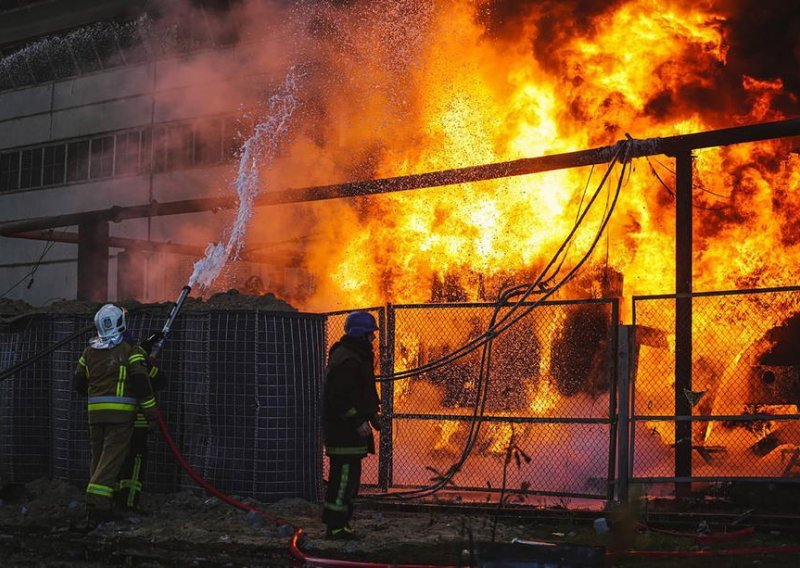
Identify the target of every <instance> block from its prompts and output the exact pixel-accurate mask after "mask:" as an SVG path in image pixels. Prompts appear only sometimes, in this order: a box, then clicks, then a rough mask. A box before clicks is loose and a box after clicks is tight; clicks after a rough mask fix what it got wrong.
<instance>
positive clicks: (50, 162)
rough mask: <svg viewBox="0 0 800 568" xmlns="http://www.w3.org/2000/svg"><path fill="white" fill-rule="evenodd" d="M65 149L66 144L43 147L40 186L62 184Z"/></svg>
mask: <svg viewBox="0 0 800 568" xmlns="http://www.w3.org/2000/svg"><path fill="white" fill-rule="evenodd" d="M66 149H67V146H66V144H57V145H55V146H46V147H45V149H44V158H43V162H44V163H43V167H42V185H55V184H58V183H64V165H65V164H64V162H65V160H64V158H65V157H66V156H65V154H66Z"/></svg>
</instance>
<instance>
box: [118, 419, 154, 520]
mask: <svg viewBox="0 0 800 568" xmlns="http://www.w3.org/2000/svg"><path fill="white" fill-rule="evenodd" d="M148 432H149V428H148V425H147V423H146V422H145V424H144V425H140V424H138V423H137V424H136V426H135V427H134V429H133V436H132V437H131V443H130V450H129V451H128V456H127V457H126V458H125V463H123V464H122V469H121V470H120V479H119V492H118V493H117V504H118V505H119V506H120V507H121V508H127V509H134V508H136V507H137V506H138V505H139V496H140V495H141V493H142V490H143V489H144V482H143V481H142V480H143V479H144V472H145V466H146V465H147V437H148Z"/></svg>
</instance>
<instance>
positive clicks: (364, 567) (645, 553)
mask: <svg viewBox="0 0 800 568" xmlns="http://www.w3.org/2000/svg"><path fill="white" fill-rule="evenodd" d="M157 421H158V427H159V430H160V431H161V435H162V436H163V437H164V440H165V441H166V443H167V446H169V449H170V451H171V452H172V455H173V456H174V457H175V459H176V460H177V462H178V464H179V465H180V466H181V468H182V469H183V470H184V471H185V472H186V473H187V475H189V477H191V478H192V479H193V480H194V481H195V483H197V484H198V485H199V486H201V487H202V488H203V489H205V490H206V491H207V492H208V493H210V494H211V495H213V496H215V497H217V498H218V499H220V500H221V501H223V502H225V503H227V504H228V505H231V506H233V507H236V508H237V509H240V510H242V511H247V512H248V513H249V512H254V513H256V514H257V515H259V516H260V517H262V518H264V519H267V520H269V521H272V522H274V523H275V525H276V526H278V527H281V526H288V527H289V528H290V529H291V530H292V531H293V532H292V535H291V538H290V539H289V554H290V555H291V557H292V558H294V559H295V560H296V561H298V562H302V563H303V564H304V565H308V566H318V567H323V568H324V567H328V566H339V567H348V568H455V567H454V566H452V565H450V566H444V565H440V564H397V563H381V562H357V561H352V560H339V559H335V558H320V557H314V556H309V555H307V554H306V553H305V552H303V551H302V550H301V549H300V541H301V540H302V538H303V535H304V532H303V529H302V527H300V526H299V525H296V524H294V523H292V522H291V521H289V520H287V519H284V518H282V517H279V516H277V515H273V514H271V513H268V512H266V511H263V510H261V509H259V508H258V507H253V506H252V505H248V504H247V503H242V502H241V501H238V500H236V499H234V498H232V497H230V496H229V495H226V494H225V493H223V492H222V491H220V490H219V489H217V488H216V487H214V486H213V485H211V483H209V482H208V481H207V480H206V479H204V478H203V477H202V476H201V475H200V474H199V473H197V471H196V470H195V469H194V468H193V467H192V466H191V465H190V464H189V463H188V462H187V461H186V459H185V458H184V456H183V454H181V451H180V450H179V449H178V446H177V445H176V444H175V441H174V440H173V439H172V436H171V435H170V433H169V429H168V428H167V423H166V421H165V420H164V417H163V415H162V414H161V413H160V412H159V413H158V414H157ZM681 536H683V534H682V533H681ZM542 544H549V543H542ZM754 554H800V546H762V547H753V548H736V549H722V550H687V551H675V550H624V551H620V552H614V551H609V552H607V553H606V556H608V557H622V556H642V557H653V558H683V557H695V556H705V557H713V556H747V555H754Z"/></svg>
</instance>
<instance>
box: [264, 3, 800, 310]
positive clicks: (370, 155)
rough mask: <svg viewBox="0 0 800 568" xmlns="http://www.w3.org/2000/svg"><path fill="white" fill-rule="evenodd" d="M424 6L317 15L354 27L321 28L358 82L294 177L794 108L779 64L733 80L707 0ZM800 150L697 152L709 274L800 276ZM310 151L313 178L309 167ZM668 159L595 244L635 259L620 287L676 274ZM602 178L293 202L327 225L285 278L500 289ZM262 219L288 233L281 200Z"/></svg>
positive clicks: (379, 173) (662, 131)
mask: <svg viewBox="0 0 800 568" xmlns="http://www.w3.org/2000/svg"><path fill="white" fill-rule="evenodd" d="M367 4H373V5H374V4H381V3H367ZM419 4H420V3H418V2H400V3H389V5H386V6H384V8H385V9H386V12H387V13H386V14H385V15H384V18H383V19H382V20H381V21H380V22H374V21H370V20H368V19H359V17H358V16H359V15H361V16H366V15H369V14H374V12H372V11H371V9H368V8H364V7H362V11H363V12H366V13H363V14H359V12H358V9H357V8H356V9H354V12H355V13H350V12H342V13H340V12H337V11H336V10H333V11H331V12H324V11H323V12H321V13H320V14H318V17H319V18H320V19H323V20H324V19H325V18H328V20H327V24H328V25H329V26H332V27H336V29H337V31H338V32H341V33H345V34H346V35H345V37H343V38H339V42H340V43H337V42H336V40H334V39H331V38H330V37H325V38H324V40H320V42H319V45H318V47H320V48H321V49H324V50H328V51H330V52H332V54H331V55H328V56H327V57H329V58H330V59H329V60H325V63H329V64H331V65H332V66H334V68H335V70H336V72H338V73H343V74H344V80H338V81H333V80H331V81H328V82H326V83H325V90H324V92H323V91H320V92H319V93H318V94H319V95H320V96H321V97H322V100H321V101H317V103H318V104H320V105H321V106H322V109H321V110H320V112H321V113H323V114H322V116H324V121H322V122H319V123H315V124H314V125H313V128H312V130H313V133H314V136H316V137H317V140H316V141H314V142H312V141H311V140H309V139H308V138H304V137H299V138H298V141H297V142H296V143H295V144H294V146H293V148H292V149H291V150H290V151H289V152H288V156H287V158H286V160H285V162H284V163H282V164H281V165H280V168H279V169H281V168H282V169H283V170H284V171H283V172H282V173H281V174H280V175H279V176H278V177H279V178H280V179H281V180H282V181H287V180H288V181H289V183H291V184H292V185H299V184H303V183H312V184H313V183H326V182H331V181H335V180H336V179H341V180H342V181H346V180H350V179H354V178H355V179H357V178H365V177H383V176H393V175H402V174H408V173H418V172H425V171H433V170H438V169H446V168H453V167H459V166H466V165H474V164H482V163H491V162H498V161H504V160H512V159H517V158H523V157H533V156H540V155H543V154H547V153H557V152H564V151H571V150H577V149H583V148H589V147H594V146H599V145H605V144H611V143H614V142H615V141H617V140H620V139H623V138H624V137H625V133H630V134H631V135H632V136H634V137H636V138H647V137H652V136H667V135H673V134H682V133H689V132H697V131H703V130H708V129H713V128H720V127H726V126H733V125H736V124H742V123H753V122H758V121H764V120H772V119H779V118H781V117H783V116H784V115H783V113H782V111H781V108H786V106H787V105H786V102H787V101H790V104H794V103H795V102H796V99H795V98H794V97H793V96H792V95H791V94H790V93H787V92H786V90H785V89H784V88H783V86H782V83H781V80H780V79H778V78H768V79H756V78H753V77H750V76H747V75H744V74H740V75H738V78H737V79H736V80H737V81H738V82H737V83H735V84H732V79H731V77H732V74H733V73H732V71H731V70H729V69H728V67H727V59H726V58H727V54H728V51H729V39H728V38H727V36H726V31H727V30H728V29H729V28H728V26H726V20H725V14H724V12H723V11H722V10H717V9H714V8H713V6H712V4H709V3H697V2H675V1H673V2H667V3H664V2H655V1H652V0H637V1H630V2H621V3H603V5H604V6H605V8H603V9H598V8H593V11H592V12H591V13H589V14H583V15H581V14H580V13H577V12H576V13H573V12H570V8H568V7H567V6H569V5H571V3H556V2H552V3H550V2H544V3H530V4H529V5H527V4H526V5H525V7H524V8H517V10H516V13H509V14H506V16H507V18H508V19H503V15H504V14H503V11H504V10H509V8H508V6H507V5H509V4H514V3H506V2H477V3H476V2H440V3H435V5H433V6H431V5H428V4H430V3H423V4H425V5H426V7H425V8H424V9H423V8H420V7H419ZM398 6H399V7H398ZM412 8H413V10H412ZM573 8H574V6H573ZM375 10H376V11H377V9H375ZM576 10H577V9H576ZM345 14H347V15H345ZM570 18H577V19H578V20H579V21H571V20H570ZM320 25H321V24H320ZM337 26H338V27H337ZM343 30H344V31H343ZM357 40H360V42H357ZM372 42H375V43H372ZM376 45H377V46H378V47H375V46H376ZM776 99H780V100H781V103H782V104H781V105H777V104H774V101H775V100H776ZM310 135H311V134H309V136H310ZM320 141H321V142H320ZM788 149H789V147H788V146H787V144H786V143H785V142H784V143H780V142H775V143H761V144H747V145H741V146H734V147H730V148H718V149H710V150H705V151H700V152H697V155H696V161H695V163H696V168H695V176H696V181H697V188H696V191H695V203H696V211H695V219H696V221H695V222H696V230H695V233H696V242H695V256H696V259H695V260H696V263H695V289H697V290H704V289H729V288H737V287H754V286H767V285H774V284H787V283H792V282H794V281H796V278H793V277H794V276H796V272H794V273H792V272H790V271H791V270H795V271H796V270H797V269H795V268H791V267H792V266H797V265H798V263H792V262H787V259H790V258H797V255H798V254H799V253H800V244H799V243H800V231H798V229H797V226H798V225H797V220H796V217H795V216H794V213H793V211H794V208H795V206H797V205H798V204H800V192H798V191H796V189H797V186H798V182H799V181H800V178H799V177H798V174H797V170H798V168H797V165H798V160H800V158H798V156H797V155H796V154H790V153H789V152H788V151H787V150H788ZM305 162H311V164H313V166H314V167H313V172H314V174H313V175H309V174H308V171H309V169H308V168H305V169H303V168H300V167H298V165H303V164H304V163H305ZM672 168H673V161H672V160H671V159H669V158H665V157H661V158H658V159H657V160H656V159H651V160H650V163H649V164H648V163H647V162H646V161H644V160H638V163H637V164H636V165H635V168H634V169H635V171H634V172H633V174H632V175H631V177H630V180H628V181H627V182H626V185H625V187H624V190H623V194H622V197H621V202H620V204H619V206H618V208H617V210H616V212H615V214H614V218H613V219H612V222H611V225H610V227H609V230H608V234H607V238H606V239H604V242H603V243H602V246H601V247H598V250H597V251H595V253H594V255H593V257H592V259H591V262H592V263H594V264H596V265H606V264H607V265H609V266H611V267H613V268H614V269H615V270H617V271H619V272H621V273H622V274H624V295H625V297H630V296H632V295H636V294H647V293H666V292H670V291H672V290H673V289H674V199H673V196H672V195H671V193H670V189H669V188H668V187H664V186H663V185H662V184H661V183H660V182H659V181H658V180H657V179H656V177H655V175H654V174H653V169H655V170H656V172H657V173H658V175H659V177H661V179H663V180H664V181H665V183H666V185H667V186H669V185H672V184H674V176H673V174H672V173H671V169H672ZM600 170H601V168H596V169H595V171H594V172H592V174H593V175H592V176H591V181H590V182H589V184H590V189H592V188H593V187H594V184H595V183H596V182H597V181H598V180H599V178H600V174H601V173H602V172H601V171H600ZM289 171H291V173H287V172H289ZM298 171H303V174H299V173H298ZM589 178H590V172H589V170H588V168H586V169H584V170H568V171H558V172H552V173H548V174H539V175H531V176H525V177H521V178H510V179H503V180H498V181H494V182H482V183H475V184H469V185H465V186H457V187H446V188H435V189H430V190H420V191H415V192H412V193H409V194H393V195H387V196H383V197H375V198H370V199H363V200H358V201H357V202H356V201H354V202H347V203H344V202H341V203H336V204H332V203H330V202H326V203H324V204H323V205H319V206H315V207H306V208H299V207H298V208H295V210H294V211H295V214H294V215H290V219H291V223H292V224H293V226H294V227H295V228H296V227H298V226H301V227H303V228H305V229H307V230H308V232H311V233H313V234H312V237H311V241H310V243H309V244H308V247H307V248H306V249H305V250H304V252H303V265H304V268H305V269H306V270H307V271H308V273H310V274H311V275H312V277H313V282H314V285H313V289H311V290H309V289H298V287H297V286H287V287H285V289H280V290H278V292H279V293H281V294H282V295H283V296H285V297H288V299H290V300H292V301H294V302H295V303H298V304H300V305H301V306H303V307H304V308H307V309H317V310H319V309H331V308H337V307H344V308H347V307H352V306H365V305H377V304H381V303H385V302H387V301H392V302H396V303H406V302H426V301H431V300H435V299H436V298H435V297H434V294H433V293H432V288H433V287H434V285H435V283H436V282H445V281H447V282H450V283H451V284H452V285H453V287H454V288H455V289H457V291H456V292H454V293H453V294H451V299H465V300H484V299H491V298H493V297H494V296H495V295H496V294H497V291H498V289H499V287H500V286H501V285H502V284H504V283H506V282H507V281H511V280H513V281H521V280H524V279H525V278H526V277H529V276H530V274H532V273H535V272H536V270H537V269H540V268H541V267H542V266H543V264H544V263H545V262H546V260H547V259H549V258H550V256H551V255H552V254H553V252H554V251H555V249H556V248H557V247H558V245H559V244H560V243H561V241H562V240H563V239H564V237H565V235H566V234H567V232H568V231H569V229H570V228H571V227H572V225H573V223H574V221H575V217H576V213H577V211H578V207H579V205H580V204H581V201H582V195H583V194H584V188H585V186H586V185H587V180H588V179H589ZM612 179H613V178H612ZM609 185H610V184H609ZM598 209H599V207H598ZM309 213H311V215H309ZM599 218H600V212H598V214H597V215H595V216H594V217H593V219H594V221H595V223H596V222H597V220H598V219H599ZM259 219H260V222H259V223H258V225H260V226H261V228H260V229H257V230H260V231H263V232H266V233H270V232H271V231H272V230H274V229H271V227H276V228H277V230H279V231H281V232H285V230H286V226H285V225H284V224H282V223H277V224H276V222H275V220H274V218H273V216H272V215H271V214H270V210H264V211H263V212H262V214H261V217H259ZM310 219H313V222H312V223H309V220H310ZM593 229H594V227H591V230H588V229H587V230H586V231H585V232H584V233H583V234H581V235H579V236H578V239H577V241H576V243H575V246H574V247H573V249H572V253H571V256H570V257H569V258H568V260H567V264H569V263H570V262H573V263H574V262H575V261H576V259H577V258H579V257H580V255H581V254H582V253H583V252H584V251H585V249H586V247H587V246H588V242H589V240H590V237H591V233H592V231H593ZM776 248H780V249H781V250H782V251H785V256H783V257H777V256H776V255H775V254H774V250H775V249H776ZM734 250H735V251H736V254H732V252H734ZM787 267H789V270H788V271H787ZM276 284H277V285H278V286H279V287H280V286H281V284H280V283H276ZM576 293H577V294H580V295H591V293H592V292H591V291H587V290H583V291H576V290H572V291H571V294H572V295H575V294H576ZM595 294H596V291H595ZM440 299H442V298H440ZM443 299H448V298H447V296H445V297H444V298H443Z"/></svg>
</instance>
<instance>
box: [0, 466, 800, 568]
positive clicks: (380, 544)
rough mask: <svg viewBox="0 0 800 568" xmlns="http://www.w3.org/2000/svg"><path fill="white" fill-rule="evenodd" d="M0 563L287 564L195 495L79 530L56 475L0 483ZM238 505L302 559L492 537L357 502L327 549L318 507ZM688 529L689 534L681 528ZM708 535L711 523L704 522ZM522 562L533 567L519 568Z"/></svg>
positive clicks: (554, 528)
mask: <svg viewBox="0 0 800 568" xmlns="http://www.w3.org/2000/svg"><path fill="white" fill-rule="evenodd" d="M0 498H2V504H1V505H0V558H2V561H0V565H2V566H4V567H12V566H13V567H17V566H19V567H22V566H46V567H67V566H68V567H77V568H88V567H93V568H94V567H100V566H117V565H118V566H152V567H156V566H206V567H239V566H241V567H244V566H292V565H293V564H292V561H291V559H290V557H289V555H288V552H287V550H288V548H287V544H288V535H287V534H286V533H285V532H284V531H282V530H280V529H279V528H277V527H276V526H275V525H274V524H272V523H271V522H267V521H264V520H262V519H261V518H260V517H258V516H257V515H253V514H249V515H248V514H246V513H244V512H242V511H239V510H237V509H234V508H232V507H230V506H227V505H226V504H224V503H222V502H221V501H219V500H218V499H216V498H214V497H208V496H206V495H204V494H203V493H202V492H200V491H197V492H189V491H187V492H182V493H178V494H172V495H147V494H146V495H145V496H144V498H143V501H142V506H143V508H144V509H145V510H146V511H147V512H148V514H138V515H129V516H128V517H125V518H123V519H121V520H119V521H116V522H112V523H106V524H103V525H100V526H99V527H97V528H96V529H94V530H91V531H89V530H87V528H86V527H85V526H84V523H83V518H84V510H83V505H82V498H83V491H82V489H81V488H78V487H73V486H71V485H69V484H66V483H64V482H61V481H57V480H48V479H40V480H37V481H34V482H32V483H29V484H27V485H25V486H21V485H5V486H3V488H2V491H0ZM244 501H245V502H246V503H248V504H250V505H253V506H256V507H259V508H261V509H263V510H265V511H267V512H270V513H272V514H275V515H278V516H281V517H284V518H287V519H289V520H291V521H292V522H294V523H296V524H298V525H300V526H302V527H303V530H304V531H305V533H306V534H305V538H304V540H303V542H302V549H303V550H304V551H305V552H306V553H307V554H309V555H311V556H315V557H323V558H339V559H347V560H369V561H373V562H376V561H377V562H385V563H387V564H389V565H391V564H392V563H433V564H441V565H451V566H453V565H458V564H459V563H461V564H460V565H463V566H469V554H468V553H467V552H466V551H467V549H468V548H469V546H470V545H469V542H470V540H472V541H473V542H475V543H480V542H488V541H490V540H491V539H492V533H493V525H494V518H493V515H492V514H491V511H477V510H464V511H462V512H453V511H448V512H444V511H441V510H438V509H436V510H433V509H427V510H421V511H417V512H404V511H399V510H395V509H386V508H385V507H384V508H381V509H378V508H377V507H376V506H373V505H372V504H370V503H363V504H361V505H360V506H359V508H358V509H357V512H356V517H355V522H354V526H355V528H356V530H357V531H358V532H359V533H360V534H361V535H362V539H361V540H358V541H354V542H347V543H342V542H331V541H327V540H325V539H324V526H323V525H322V524H321V523H320V521H319V514H320V507H319V505H317V504H314V503H309V502H307V501H304V500H301V499H285V500H282V501H279V502H277V503H273V504H262V503H259V502H257V501H255V500H252V499H245V500H244ZM553 513H555V511H550V512H549V516H550V517H551V518H549V519H544V518H541V517H540V518H532V517H531V516H530V515H520V516H518V517H517V518H513V517H508V518H502V519H500V521H499V522H498V523H497V528H496V533H495V537H496V541H497V542H498V543H510V542H511V540H512V539H514V538H522V539H528V540H541V541H549V542H553V543H557V544H567V543H569V544H573V545H581V546H602V547H606V548H608V549H613V548H615V547H617V548H619V547H622V548H626V549H627V548H632V547H633V548H637V549H656V550H673V551H680V550H698V549H699V547H698V546H697V545H696V544H695V543H694V541H693V539H692V538H684V537H674V536H664V535H659V534H655V533H650V532H646V531H645V532H642V531H636V530H634V529H633V528H632V527H633V526H634V524H635V523H634V517H631V516H626V515H625V514H623V513H624V512H620V511H617V512H612V511H609V512H608V513H602V512H596V513H594V514H592V515H591V516H589V517H587V516H586V515H583V516H582V517H581V516H578V515H572V516H570V515H569V514H568V513H567V512H566V511H563V510H562V511H561V515H560V516H556V517H554V516H553ZM604 514H605V515H606V516H608V518H609V519H613V520H612V531H611V532H608V533H604V534H597V533H596V531H595V530H594V528H593V525H592V522H591V520H592V517H594V516H596V515H604ZM681 530H684V531H686V530H688V531H689V532H690V533H691V530H692V529H691V528H688V529H686V528H683V529H681ZM712 530H714V531H715V532H717V531H719V530H720V527H716V526H713V525H712ZM785 545H794V546H797V545H800V537H798V535H797V532H796V531H794V532H793V531H789V530H787V529H784V530H774V529H769V530H768V529H765V530H760V531H758V532H757V533H756V534H754V535H752V536H750V537H748V538H747V539H746V540H742V541H740V542H734V543H726V544H724V545H714V546H712V547H711V548H712V549H713V548H725V547H727V548H731V547H756V546H785ZM710 562H713V565H714V566H715V568H725V567H732V566H775V567H778V566H792V565H798V562H800V555H798V554H794V555H788V554H786V555H773V556H768V555H763V554H761V555H749V556H741V557H738V556H737V557H727V556H723V557H717V558H714V559H713V560H712V559H709V558H689V559H674V558H669V559H654V558H644V559H642V558H628V557H626V558H614V559H609V560H608V561H607V563H606V565H607V566H681V568H688V567H691V566H708V565H711V564H709V563H710ZM531 565H533V564H531Z"/></svg>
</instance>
